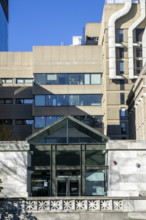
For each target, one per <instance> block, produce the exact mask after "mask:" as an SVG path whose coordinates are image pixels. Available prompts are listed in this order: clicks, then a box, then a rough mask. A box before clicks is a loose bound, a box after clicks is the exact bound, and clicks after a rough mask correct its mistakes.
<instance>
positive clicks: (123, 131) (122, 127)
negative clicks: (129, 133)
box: [121, 122, 126, 134]
mask: <svg viewBox="0 0 146 220" xmlns="http://www.w3.org/2000/svg"><path fill="white" fill-rule="evenodd" d="M121 134H126V123H125V122H122V123H121Z"/></svg>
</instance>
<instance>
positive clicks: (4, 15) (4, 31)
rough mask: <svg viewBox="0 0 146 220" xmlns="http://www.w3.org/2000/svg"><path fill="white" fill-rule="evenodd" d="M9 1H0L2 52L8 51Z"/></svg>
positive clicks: (0, 43) (0, 48) (0, 45)
mask: <svg viewBox="0 0 146 220" xmlns="http://www.w3.org/2000/svg"><path fill="white" fill-rule="evenodd" d="M8 5H9V1H8V0H1V1H0V33H1V34H0V51H7V50H8V21H9V7H8Z"/></svg>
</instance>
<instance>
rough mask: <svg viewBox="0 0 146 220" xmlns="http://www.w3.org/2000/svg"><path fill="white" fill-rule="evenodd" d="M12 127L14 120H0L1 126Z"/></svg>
mask: <svg viewBox="0 0 146 220" xmlns="http://www.w3.org/2000/svg"><path fill="white" fill-rule="evenodd" d="M3 124H5V125H12V120H11V119H0V125H3Z"/></svg>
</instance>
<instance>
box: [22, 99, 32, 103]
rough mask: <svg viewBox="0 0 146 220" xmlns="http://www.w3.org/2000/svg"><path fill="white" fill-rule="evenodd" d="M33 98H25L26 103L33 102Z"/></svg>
mask: <svg viewBox="0 0 146 220" xmlns="http://www.w3.org/2000/svg"><path fill="white" fill-rule="evenodd" d="M32 103H33V99H24V104H32Z"/></svg>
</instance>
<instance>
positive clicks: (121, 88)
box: [120, 80, 125, 90]
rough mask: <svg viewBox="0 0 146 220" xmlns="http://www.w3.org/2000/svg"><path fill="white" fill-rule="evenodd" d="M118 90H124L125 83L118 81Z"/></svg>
mask: <svg viewBox="0 0 146 220" xmlns="http://www.w3.org/2000/svg"><path fill="white" fill-rule="evenodd" d="M120 90H125V81H124V80H120Z"/></svg>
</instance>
